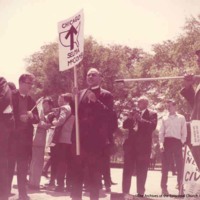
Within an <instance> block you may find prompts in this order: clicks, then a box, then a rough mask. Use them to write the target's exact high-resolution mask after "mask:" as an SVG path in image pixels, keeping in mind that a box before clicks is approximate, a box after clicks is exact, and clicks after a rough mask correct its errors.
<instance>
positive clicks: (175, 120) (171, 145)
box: [159, 99, 187, 195]
mask: <svg viewBox="0 0 200 200" xmlns="http://www.w3.org/2000/svg"><path fill="white" fill-rule="evenodd" d="M166 107H167V110H168V114H166V115H165V116H163V118H162V121H161V127H160V131H159V142H160V150H161V152H163V157H162V178H161V188H162V194H163V195H168V194H169V192H168V190H167V179H168V171H169V168H170V162H171V159H172V156H173V155H174V159H175V163H176V167H177V181H178V186H179V187H178V188H179V192H180V189H181V184H182V175H183V155H182V146H183V144H184V143H185V141H186V137H187V128H186V120H185V117H184V116H183V115H181V114H178V113H177V112H176V102H175V101H174V100H172V99H170V100H168V101H167V104H166Z"/></svg>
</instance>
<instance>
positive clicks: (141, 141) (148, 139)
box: [123, 109, 157, 156]
mask: <svg viewBox="0 0 200 200" xmlns="http://www.w3.org/2000/svg"><path fill="white" fill-rule="evenodd" d="M134 124H135V121H134V120H133V119H127V120H125V121H124V125H123V127H124V128H127V129H129V138H128V140H129V142H127V144H128V145H131V146H132V148H131V149H132V150H133V151H134V152H136V153H137V154H140V155H148V156H150V154H151V144H152V133H153V131H154V130H155V128H156V126H157V113H156V112H154V111H152V110H149V109H146V111H145V112H144V113H143V115H142V120H141V121H138V122H137V126H138V129H137V131H134V130H133V127H134ZM128 149H129V150H130V148H128Z"/></svg>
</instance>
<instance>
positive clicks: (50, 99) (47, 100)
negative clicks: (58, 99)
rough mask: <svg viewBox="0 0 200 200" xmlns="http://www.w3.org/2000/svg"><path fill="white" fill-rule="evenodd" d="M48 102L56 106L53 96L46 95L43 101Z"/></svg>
mask: <svg viewBox="0 0 200 200" xmlns="http://www.w3.org/2000/svg"><path fill="white" fill-rule="evenodd" d="M45 102H47V103H48V104H49V105H50V106H54V103H53V99H52V98H51V97H45V98H44V99H43V101H42V103H45Z"/></svg>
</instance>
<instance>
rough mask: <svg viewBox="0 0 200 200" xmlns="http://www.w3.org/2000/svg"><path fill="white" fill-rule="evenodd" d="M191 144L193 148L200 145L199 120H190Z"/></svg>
mask: <svg viewBox="0 0 200 200" xmlns="http://www.w3.org/2000/svg"><path fill="white" fill-rule="evenodd" d="M190 129H191V144H192V145H193V146H199V145H200V120H192V121H191V123H190Z"/></svg>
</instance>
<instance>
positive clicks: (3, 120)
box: [0, 77, 14, 200]
mask: <svg viewBox="0 0 200 200" xmlns="http://www.w3.org/2000/svg"><path fill="white" fill-rule="evenodd" d="M13 129H14V117H13V109H12V99H11V91H10V88H9V86H8V83H7V81H6V80H5V78H3V77H0V181H1V184H0V199H2V200H7V199H8V195H9V191H8V190H9V189H8V187H9V186H8V146H9V137H10V135H11V134H12V131H13Z"/></svg>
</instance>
